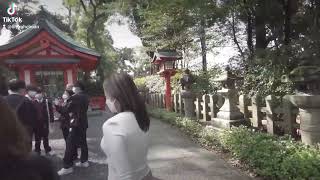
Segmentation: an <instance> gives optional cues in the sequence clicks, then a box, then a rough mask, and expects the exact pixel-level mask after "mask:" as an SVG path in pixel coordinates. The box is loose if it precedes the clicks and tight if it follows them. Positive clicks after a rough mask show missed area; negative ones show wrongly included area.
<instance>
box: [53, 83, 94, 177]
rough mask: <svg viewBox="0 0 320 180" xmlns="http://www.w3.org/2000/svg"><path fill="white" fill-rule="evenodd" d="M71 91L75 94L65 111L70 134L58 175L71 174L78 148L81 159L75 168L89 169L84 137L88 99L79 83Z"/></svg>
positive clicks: (85, 138)
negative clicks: (75, 152)
mask: <svg viewBox="0 0 320 180" xmlns="http://www.w3.org/2000/svg"><path fill="white" fill-rule="evenodd" d="M72 91H73V92H74V93H75V94H74V95H73V96H71V97H70V101H69V103H68V105H67V110H68V112H69V113H70V115H71V117H70V118H71V120H70V129H69V130H70V132H69V135H68V138H67V143H66V151H65V155H64V158H63V168H62V169H61V170H60V171H59V172H58V174H59V175H65V174H70V173H72V172H73V167H72V166H73V155H74V151H75V149H77V147H78V146H79V147H80V149H81V157H80V162H79V163H77V164H76V166H79V167H89V163H88V145H87V135H86V134H87V128H88V117H87V111H88V106H89V97H88V96H87V95H86V94H85V93H84V85H83V84H82V83H81V82H77V83H76V84H74V86H73V88H72Z"/></svg>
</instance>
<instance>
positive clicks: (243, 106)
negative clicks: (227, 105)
mask: <svg viewBox="0 0 320 180" xmlns="http://www.w3.org/2000/svg"><path fill="white" fill-rule="evenodd" d="M239 106H240V112H242V113H243V116H244V119H245V120H249V109H248V106H249V100H248V98H247V96H246V95H240V96H239Z"/></svg>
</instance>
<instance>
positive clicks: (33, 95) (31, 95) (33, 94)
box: [28, 91, 37, 98]
mask: <svg viewBox="0 0 320 180" xmlns="http://www.w3.org/2000/svg"><path fill="white" fill-rule="evenodd" d="M36 94H37V92H35V91H29V92H28V95H29V96H30V97H32V98H34V97H35V96H36Z"/></svg>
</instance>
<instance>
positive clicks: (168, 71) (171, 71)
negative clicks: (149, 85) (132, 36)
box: [151, 50, 182, 111]
mask: <svg viewBox="0 0 320 180" xmlns="http://www.w3.org/2000/svg"><path fill="white" fill-rule="evenodd" d="M151 57H152V63H153V64H154V66H155V67H156V71H157V73H158V74H159V75H160V76H161V77H164V79H165V82H166V92H165V105H166V109H167V110H168V111H171V109H172V104H171V82H170V78H171V76H173V75H175V74H176V64H175V62H176V60H179V59H181V58H182V57H181V56H180V55H179V54H178V53H177V52H176V51H175V50H157V51H156V52H153V53H152V55H151Z"/></svg>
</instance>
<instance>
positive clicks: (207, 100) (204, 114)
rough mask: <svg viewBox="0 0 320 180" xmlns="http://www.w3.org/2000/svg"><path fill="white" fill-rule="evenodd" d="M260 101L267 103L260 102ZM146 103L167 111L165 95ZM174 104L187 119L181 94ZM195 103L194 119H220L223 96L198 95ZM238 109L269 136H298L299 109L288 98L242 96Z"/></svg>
mask: <svg viewBox="0 0 320 180" xmlns="http://www.w3.org/2000/svg"><path fill="white" fill-rule="evenodd" d="M261 99H264V100H263V101H261ZM147 103H148V104H149V105H150V106H151V107H154V108H165V99H164V94H148V95H147ZM171 103H172V107H173V111H174V112H176V113H178V114H180V115H181V116H184V114H185V113H184V104H183V98H182V97H181V94H173V95H172V102H171ZM194 103H195V109H194V112H195V117H194V119H196V120H199V121H201V122H203V123H209V124H210V121H211V120H212V119H213V118H216V117H217V113H218V112H219V109H220V108H221V106H222V105H223V103H224V98H223V97H222V96H220V95H211V94H205V95H199V96H197V98H196V99H195V101H194ZM237 106H238V108H239V109H240V111H241V112H242V113H243V115H244V118H245V120H246V121H247V122H248V123H250V124H251V126H252V127H254V128H257V129H260V130H265V131H267V132H268V133H270V134H280V135H281V134H290V135H293V136H296V134H297V130H298V129H299V128H300V127H299V126H300V125H299V122H297V119H298V118H297V114H298V109H297V108H296V107H294V106H293V105H292V104H291V103H290V101H289V99H288V96H285V97H283V98H281V99H280V98H277V97H273V96H267V97H265V98H257V97H251V98H249V97H248V96H246V95H240V96H239V101H238V104H237Z"/></svg>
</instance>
